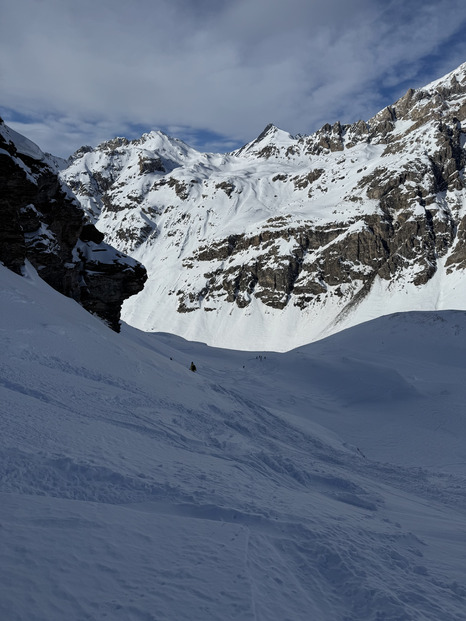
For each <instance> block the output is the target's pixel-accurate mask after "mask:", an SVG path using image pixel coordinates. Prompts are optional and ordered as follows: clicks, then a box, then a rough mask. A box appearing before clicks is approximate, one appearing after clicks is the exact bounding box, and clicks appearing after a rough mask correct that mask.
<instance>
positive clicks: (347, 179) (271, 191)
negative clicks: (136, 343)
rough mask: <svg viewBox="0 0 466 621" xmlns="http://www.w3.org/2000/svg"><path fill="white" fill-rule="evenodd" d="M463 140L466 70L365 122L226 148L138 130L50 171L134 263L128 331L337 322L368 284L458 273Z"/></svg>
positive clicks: (418, 283)
mask: <svg viewBox="0 0 466 621" xmlns="http://www.w3.org/2000/svg"><path fill="white" fill-rule="evenodd" d="M465 135H466V64H464V65H461V66H460V67H459V68H458V69H457V70H455V71H453V72H452V73H450V74H448V75H447V76H445V77H444V78H442V79H440V80H437V81H436V82H433V83H432V84H429V85H428V86H426V87H424V88H421V89H418V90H413V89H410V90H409V91H408V92H407V93H406V94H405V95H404V97H402V98H401V99H399V100H398V101H397V102H396V103H394V104H393V105H391V106H388V107H386V108H385V109H384V110H382V111H381V112H379V113H378V114H376V115H375V116H374V117H373V118H372V119H370V120H369V121H367V122H365V121H358V122H357V123H353V124H349V125H342V124H340V123H335V124H334V125H332V126H331V125H324V127H322V128H321V129H320V130H319V131H317V132H315V133H314V134H312V135H310V136H296V137H293V136H291V135H290V134H288V133H287V132H284V131H282V130H280V129H278V128H276V127H275V126H273V125H269V126H267V127H266V128H265V130H264V131H263V132H262V134H261V135H260V136H259V137H258V138H257V139H256V140H254V141H253V142H251V143H249V144H247V145H245V146H244V147H242V148H241V149H239V150H237V151H235V152H233V153H231V154H226V155H220V154H203V153H199V152H197V151H195V150H193V149H190V148H189V147H188V146H187V145H185V144H184V143H182V142H181V141H178V140H175V139H172V138H169V137H168V136H165V135H164V134H162V133H161V132H151V133H150V134H145V135H144V136H142V138H141V139H139V140H138V141H131V142H130V141H127V140H125V139H117V140H114V141H110V142H108V143H104V144H103V145H100V146H99V147H97V148H96V149H92V150H87V151H85V152H83V151H82V150H81V152H78V153H77V154H75V156H74V158H73V162H72V164H71V165H70V166H69V167H67V168H66V169H65V170H64V171H63V173H62V175H63V178H64V179H65V180H66V182H67V183H68V184H69V185H70V186H71V187H72V188H73V190H74V191H75V192H76V194H77V196H78V197H79V199H80V201H81V203H82V205H83V206H84V207H85V208H86V209H87V211H88V213H89V214H90V216H91V217H92V218H93V219H94V221H95V222H98V223H99V227H100V228H101V229H102V230H103V231H105V235H106V239H107V240H108V241H110V242H111V243H113V244H115V245H116V246H117V247H118V248H120V249H121V250H124V251H127V252H129V253H130V254H131V255H132V256H134V257H136V258H138V259H139V260H142V261H143V262H144V263H145V264H146V265H147V267H148V270H149V282H148V285H147V287H146V290H145V291H144V292H143V293H142V294H141V295H140V296H138V298H137V302H136V301H134V302H132V301H130V302H128V303H127V304H126V305H125V309H127V310H126V311H124V312H125V313H126V314H125V317H126V318H127V319H128V320H129V321H130V322H133V323H135V324H136V325H137V326H138V327H142V328H144V329H166V330H168V329H170V328H171V326H173V328H172V329H173V331H178V332H179V333H181V334H182V335H186V334H187V332H186V331H184V328H182V327H178V328H177V327H176V326H177V325H178V326H182V325H183V326H186V325H187V324H186V322H184V320H177V319H173V317H174V313H175V311H177V314H184V313H189V314H190V315H193V313H194V315H197V314H198V313H201V314H202V315H204V316H205V315H209V316H215V315H217V316H220V315H225V314H226V313H228V312H230V311H227V310H226V309H228V308H232V306H233V307H236V308H238V309H241V310H242V312H243V313H244V316H245V317H247V316H249V315H250V314H251V313H257V312H258V311H257V308H258V307H257V302H260V304H262V305H263V308H266V309H267V308H268V309H270V311H269V312H271V313H274V312H275V311H277V312H280V313H283V312H287V313H291V311H290V310H289V309H292V308H295V309H297V310H298V311H299V312H303V313H304V315H305V316H306V317H307V318H308V322H310V321H314V320H315V318H316V317H317V316H318V315H319V314H322V313H323V314H327V315H328V325H329V326H330V324H331V325H333V326H334V327H335V325H336V324H337V322H338V321H339V320H340V319H341V318H342V317H344V316H347V315H348V313H350V314H351V313H352V312H353V310H354V309H355V307H356V306H357V305H358V304H360V303H361V301H362V300H364V299H366V298H367V297H368V296H369V294H370V293H371V291H372V290H373V284H374V283H375V282H378V281H383V282H385V283H386V286H385V288H387V287H391V288H392V289H393V288H395V289H399V290H401V289H402V288H403V287H406V286H412V287H414V288H415V289H413V290H416V288H417V289H420V288H422V287H424V286H425V285H426V284H427V283H429V282H430V281H431V280H432V279H433V278H434V276H438V275H439V274H440V273H441V274H442V279H443V280H442V282H443V283H444V285H443V286H445V283H446V282H447V280H445V278H446V277H447V276H448V275H449V274H452V273H453V272H458V270H463V269H464V268H465V267H466V246H465V241H466V238H465V236H466V209H465V207H466V201H465V180H464V167H465V161H466V153H465V148H464V145H465ZM164 264H165V265H164ZM444 277H445V278H444ZM369 297H370V296H369ZM175 301H176V303H175ZM155 305H160V312H157V311H156V310H155V309H154V306H155ZM260 312H261V313H263V312H264V311H260ZM167 313H169V314H171V317H172V319H171V320H170V321H171V324H170V322H167V321H165V320H164V319H163V316H164V315H167ZM291 314H293V317H295V316H296V315H295V313H294V311H293V313H291ZM281 316H282V317H283V314H282V315H281ZM206 321H207V322H210V325H211V324H212V322H213V321H215V320H214V319H208V320H206V319H203V320H200V319H199V320H198V323H199V324H201V323H202V324H205V325H206V323H205V322H206ZM319 325H320V326H322V325H323V324H322V322H320V323H319ZM208 331H209V329H204V333H202V329H201V330H200V333H199V334H198V333H197V332H196V331H195V332H194V335H193V334H192V333H190V336H195V337H196V336H198V337H200V338H204V339H205V340H208V339H206V338H205V333H206V332H208ZM308 335H309V339H308V340H311V338H314V337H315V336H316V334H314V333H313V332H312V329H311V330H309V331H308ZM305 338H307V337H304V336H303V339H304V341H303V342H305Z"/></svg>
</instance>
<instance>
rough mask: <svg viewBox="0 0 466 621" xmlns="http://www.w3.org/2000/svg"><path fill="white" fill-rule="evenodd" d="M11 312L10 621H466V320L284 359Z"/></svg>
mask: <svg viewBox="0 0 466 621" xmlns="http://www.w3.org/2000/svg"><path fill="white" fill-rule="evenodd" d="M0 304H1V322H0V346H1V349H0V351H1V358H0V396H1V416H2V418H1V420H2V433H1V436H0V451H1V453H0V543H1V562H0V618H1V619H4V620H5V621H19V620H21V621H39V620H40V621H63V620H65V619H66V621H84V620H103V619H106V620H108V621H119V620H121V621H123V620H125V621H126V620H134V621H139V620H141V621H146V620H147V621H149V620H152V621H163V620H166V621H215V620H219V621H220V620H221V621H229V620H239V621H249V620H250V621H287V620H288V621H364V620H374V621H375V620H391V621H408V620H413V621H421V620H422V621H425V620H426V621H427V620H428V621H439V620H441V621H460V620H461V621H464V619H465V618H466V612H465V611H466V494H465V479H466V442H465V440H466V415H465V410H464V404H465V403H466V381H465V380H466V374H465V371H466V362H465V360H466V359H465V342H466V339H465V336H466V313H465V312H461V311H442V312H435V313H404V314H398V315H391V316H388V317H383V318H381V319H378V320H375V321H372V322H369V323H366V324H363V325H360V326H357V327H355V328H352V329H349V330H346V331H344V332H341V333H339V334H336V335H334V336H332V337H330V338H328V339H325V340H322V341H319V342H316V343H313V344H311V345H308V346H305V347H300V348H299V349H297V350H293V351H290V352H288V353H274V352H245V351H236V352H235V351H229V350H222V349H213V348H208V347H207V346H205V345H202V344H196V343H189V342H187V341H184V340H183V339H181V338H179V337H174V336H171V335H167V334H145V333H143V332H139V331H138V330H136V329H134V328H130V327H128V326H123V330H122V333H121V334H120V335H117V334H115V333H113V332H111V331H110V330H109V329H108V328H107V327H106V326H104V325H103V324H102V323H101V322H100V321H99V320H97V319H96V318H94V317H92V316H91V315H89V314H87V313H86V312H85V311H83V310H82V309H81V307H79V306H78V305H77V304H76V303H74V302H73V301H71V300H68V299H66V298H64V297H62V296H60V295H59V294H58V293H55V292H54V291H52V290H51V289H50V288H48V287H47V286H46V285H45V284H44V283H43V282H42V281H41V280H40V279H38V278H37V276H36V275H35V274H34V273H33V272H32V270H30V271H29V273H28V275H27V277H26V278H20V277H19V276H16V275H15V274H13V273H12V272H9V271H8V270H6V269H4V268H3V267H1V266H0ZM191 361H193V362H194V363H195V364H196V366H197V372H196V373H192V372H191V371H190V370H189V365H190V363H191Z"/></svg>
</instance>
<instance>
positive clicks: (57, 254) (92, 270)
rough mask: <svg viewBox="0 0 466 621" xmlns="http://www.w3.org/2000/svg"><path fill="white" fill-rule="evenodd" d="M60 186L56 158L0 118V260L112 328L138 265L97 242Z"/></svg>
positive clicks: (134, 289)
mask: <svg viewBox="0 0 466 621" xmlns="http://www.w3.org/2000/svg"><path fill="white" fill-rule="evenodd" d="M103 239H104V235H103V234H102V233H100V232H99V231H98V230H97V229H96V228H95V226H94V225H93V224H91V223H89V222H88V220H87V218H86V216H85V213H84V212H83V210H82V208H81V207H80V205H79V203H78V202H77V201H76V200H75V199H74V197H73V196H72V195H71V193H70V192H69V190H68V188H67V187H66V186H65V187H63V184H62V182H61V181H60V179H59V177H58V175H57V171H56V161H54V159H53V158H52V157H50V156H46V155H44V154H43V153H42V152H41V151H40V149H39V148H38V147H36V145H34V144H33V143H32V142H30V141H29V140H27V139H26V138H24V137H22V136H20V135H19V134H17V133H16V132H13V131H12V130H11V129H10V128H8V127H7V126H6V125H5V124H4V123H3V121H2V120H1V119H0V260H1V261H2V263H3V264H4V265H5V266H6V267H8V268H10V269H11V270H13V271H15V272H17V273H18V274H21V273H22V268H23V266H24V263H25V261H26V260H28V261H30V262H31V264H32V265H33V266H34V267H35V268H36V269H37V271H38V273H39V275H40V276H41V277H42V278H43V279H44V280H45V281H46V282H47V283H48V284H49V285H51V286H52V287H53V288H54V289H56V290H57V291H60V292H61V293H63V294H64V295H66V296H68V297H71V298H73V299H75V300H76V301H77V302H79V303H80V304H82V306H84V308H86V309H87V310H89V311H90V312H93V313H95V314H96V315H98V316H99V317H101V318H103V319H105V321H107V323H108V324H109V325H110V326H111V327H112V328H113V329H114V330H117V331H118V330H119V320H120V311H121V305H122V303H123V301H124V300H125V299H126V298H128V297H129V296H131V295H134V294H136V293H138V292H139V291H141V290H142V288H143V285H144V282H145V280H146V278H147V276H146V271H145V269H144V267H143V266H142V265H140V264H139V263H138V262H137V261H134V260H133V259H131V258H129V257H125V256H124V255H123V254H121V253H120V252H117V251H116V250H115V249H113V248H111V247H110V246H108V245H107V244H105V243H103Z"/></svg>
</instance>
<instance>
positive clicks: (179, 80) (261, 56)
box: [0, 0, 466, 157]
mask: <svg viewBox="0 0 466 621" xmlns="http://www.w3.org/2000/svg"><path fill="white" fill-rule="evenodd" d="M0 10H1V20H0V116H1V117H2V118H3V119H4V121H5V122H6V123H7V124H8V125H10V126H11V127H12V128H13V129H15V130H16V131H19V132H20V133H22V134H24V135H26V136H27V137H28V138H30V139H31V140H33V141H34V142H36V143H37V144H38V145H39V146H40V147H41V148H42V150H44V151H48V152H50V153H53V154H54V155H60V156H62V157H68V156H69V155H70V154H72V153H73V152H74V151H75V150H76V149H77V148H79V147H80V146H82V145H84V144H88V145H91V146H96V145H97V144H98V143H99V142H102V141H104V140H108V139H110V138H113V137H115V136H125V137H127V138H136V137H139V136H140V135H141V134H142V133H144V132H148V131H151V130H155V129H161V130H162V131H165V132H166V133H168V134H170V135H172V136H174V137H177V138H181V139H183V140H185V141H186V142H187V143H188V144H190V145H191V146H193V147H195V148H198V149H200V150H202V151H218V152H224V151H229V150H232V149H234V148H237V147H239V146H241V145H242V144H244V143H246V142H249V141H250V140H253V139H254V138H256V137H257V135H258V134H259V133H260V132H261V131H262V129H263V128H264V127H265V126H266V125H267V124H268V123H274V124H275V125H277V126H278V127H280V128H281V129H284V130H286V131H288V132H290V133H291V134H297V133H301V134H309V133H312V132H313V131H315V130H317V129H319V128H320V127H321V126H322V125H323V124H324V123H327V122H329V123H334V122H335V121H337V120H339V121H341V122H343V123H349V122H354V121H357V120H359V119H368V118H370V117H371V116H373V115H374V114H375V113H376V112H378V111H379V110H380V109H382V108H383V107H385V106H386V105H388V104H390V103H393V102H394V101H396V99H398V98H399V97H401V96H402V95H403V94H404V93H405V92H406V90H407V89H408V88H410V87H413V88H417V87H420V86H423V85H425V84H426V83H428V82H430V81H432V80H434V79H437V78H439V77H441V76H442V75H444V74H445V73H448V72H449V71H452V70H453V69H455V68H456V67H457V66H458V65H460V64H461V63H463V62H465V61H466V38H465V37H464V32H465V31H466V4H465V2H464V0H351V1H348V0H287V1H286V2H283V0H279V1H278V0H133V1H132V2H127V1H126V0H125V1H123V0H80V2H71V0H0Z"/></svg>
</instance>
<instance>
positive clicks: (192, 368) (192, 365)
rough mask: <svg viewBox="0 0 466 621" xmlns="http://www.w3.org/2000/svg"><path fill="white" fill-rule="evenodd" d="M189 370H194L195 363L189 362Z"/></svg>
mask: <svg viewBox="0 0 466 621" xmlns="http://www.w3.org/2000/svg"><path fill="white" fill-rule="evenodd" d="M189 370H190V371H193V372H194V371H196V365H195V364H194V362H191V366H190V367H189Z"/></svg>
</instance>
